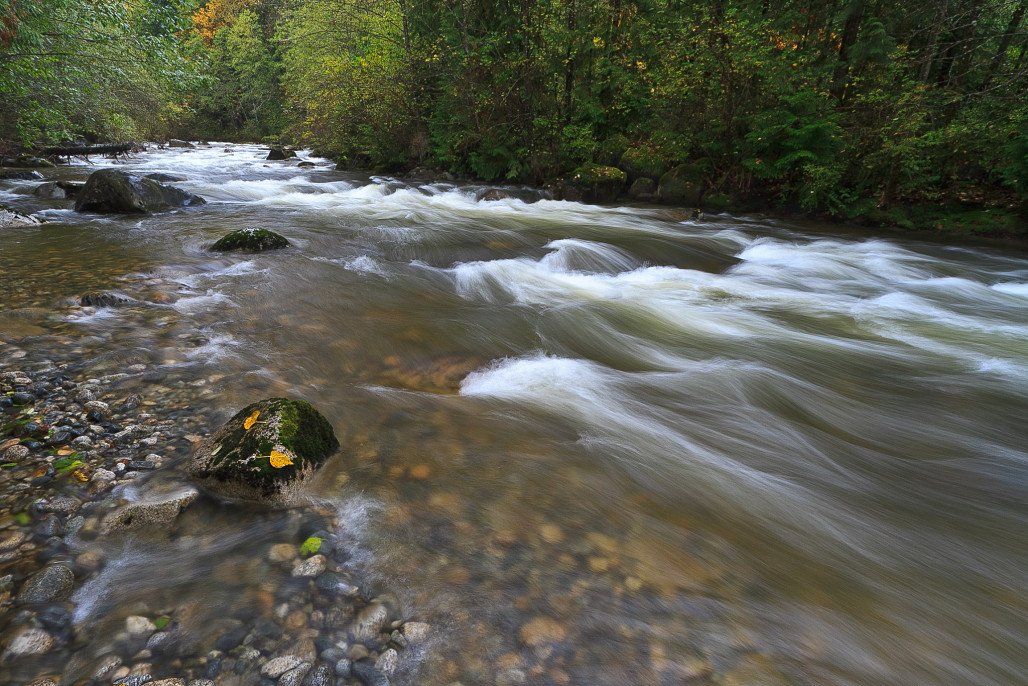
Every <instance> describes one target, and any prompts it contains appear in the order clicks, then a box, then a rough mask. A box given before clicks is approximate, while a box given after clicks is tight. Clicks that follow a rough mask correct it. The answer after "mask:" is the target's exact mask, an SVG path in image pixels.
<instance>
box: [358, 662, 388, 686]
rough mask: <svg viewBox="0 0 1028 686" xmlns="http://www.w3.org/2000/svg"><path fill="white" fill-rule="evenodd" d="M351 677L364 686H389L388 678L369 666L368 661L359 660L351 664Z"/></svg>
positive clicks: (372, 666)
mask: <svg viewBox="0 0 1028 686" xmlns="http://www.w3.org/2000/svg"><path fill="white" fill-rule="evenodd" d="M353 675H354V676H355V677H357V680H358V681H360V682H361V683H362V684H364V686H389V677H388V676H386V675H385V674H383V673H382V671H381V670H379V669H378V668H376V667H375V665H373V664H371V661H370V660H361V661H360V662H355V663H354V664H353Z"/></svg>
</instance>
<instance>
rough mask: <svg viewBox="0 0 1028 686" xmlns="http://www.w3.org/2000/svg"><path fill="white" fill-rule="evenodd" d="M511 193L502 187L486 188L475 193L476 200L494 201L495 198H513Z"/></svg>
mask: <svg viewBox="0 0 1028 686" xmlns="http://www.w3.org/2000/svg"><path fill="white" fill-rule="evenodd" d="M513 197H514V196H512V195H511V194H510V193H508V192H507V191H505V190H503V189H502V188H486V189H485V190H481V191H479V192H478V193H476V194H475V200H477V201H478V202H492V201H494V200H507V199H508V198H513Z"/></svg>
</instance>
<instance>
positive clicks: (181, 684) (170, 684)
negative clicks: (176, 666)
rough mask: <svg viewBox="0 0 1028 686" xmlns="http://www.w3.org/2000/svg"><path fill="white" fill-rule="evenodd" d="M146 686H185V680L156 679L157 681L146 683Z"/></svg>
mask: <svg viewBox="0 0 1028 686" xmlns="http://www.w3.org/2000/svg"><path fill="white" fill-rule="evenodd" d="M147 686H186V680H185V679H179V678H178V677H172V678H171V679H158V680H157V681H149V682H147Z"/></svg>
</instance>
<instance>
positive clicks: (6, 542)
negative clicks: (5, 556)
mask: <svg viewBox="0 0 1028 686" xmlns="http://www.w3.org/2000/svg"><path fill="white" fill-rule="evenodd" d="M24 540H25V532H24V531H20V530H15V531H8V532H7V533H6V534H3V535H2V536H0V552H6V551H8V550H14V549H15V548H17V547H18V546H20V545H21V544H22V541H24Z"/></svg>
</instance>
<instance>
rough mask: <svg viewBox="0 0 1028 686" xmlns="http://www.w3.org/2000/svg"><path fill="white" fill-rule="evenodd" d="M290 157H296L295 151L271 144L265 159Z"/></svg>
mask: <svg viewBox="0 0 1028 686" xmlns="http://www.w3.org/2000/svg"><path fill="white" fill-rule="evenodd" d="M290 157H296V151H295V150H293V149H292V148H287V147H285V146H282V145H273V146H271V149H270V150H268V157H267V159H269V160H286V159H289V158H290Z"/></svg>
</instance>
